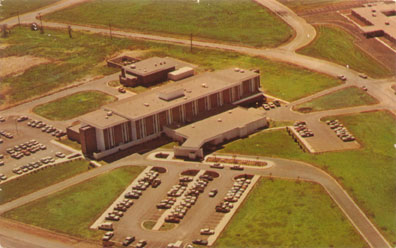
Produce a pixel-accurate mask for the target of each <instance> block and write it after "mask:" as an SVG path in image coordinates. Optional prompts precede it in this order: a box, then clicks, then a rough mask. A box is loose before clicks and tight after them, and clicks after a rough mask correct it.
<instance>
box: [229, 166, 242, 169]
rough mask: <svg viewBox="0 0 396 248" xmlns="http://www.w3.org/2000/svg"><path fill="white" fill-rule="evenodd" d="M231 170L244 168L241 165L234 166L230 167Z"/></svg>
mask: <svg viewBox="0 0 396 248" xmlns="http://www.w3.org/2000/svg"><path fill="white" fill-rule="evenodd" d="M230 169H231V170H243V167H242V166H240V165H234V166H231V167H230Z"/></svg>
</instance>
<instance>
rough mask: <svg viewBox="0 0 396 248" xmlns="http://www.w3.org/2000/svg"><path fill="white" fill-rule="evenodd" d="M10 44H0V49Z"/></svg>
mask: <svg viewBox="0 0 396 248" xmlns="http://www.w3.org/2000/svg"><path fill="white" fill-rule="evenodd" d="M9 46H10V44H0V50H1V49H5V48H7V47H9Z"/></svg>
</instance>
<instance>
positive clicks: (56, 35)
mask: <svg viewBox="0 0 396 248" xmlns="http://www.w3.org/2000/svg"><path fill="white" fill-rule="evenodd" d="M2 42H4V43H7V44H9V45H10V46H8V47H6V48H5V49H1V50H0V57H7V56H25V55H31V56H36V57H43V58H47V59H49V60H51V61H53V62H52V63H48V64H42V65H37V66H34V67H32V68H30V69H28V70H26V71H25V72H24V73H22V74H20V75H16V76H8V77H5V78H3V79H2V84H1V85H0V107H4V106H7V105H10V104H15V103H18V102H21V101H25V100H28V99H31V98H33V97H37V96H40V95H42V94H45V93H47V92H49V91H54V90H57V89H59V88H60V87H64V86H66V85H69V84H71V83H72V82H75V81H76V80H81V79H83V78H87V77H88V78H89V77H93V76H97V75H107V74H111V73H114V72H117V71H118V70H117V69H115V68H109V67H107V66H106V65H105V63H104V61H105V59H106V57H107V56H109V55H111V54H114V53H115V52H117V51H119V50H121V49H127V48H128V47H130V46H131V43H130V41H129V40H123V39H113V40H112V41H111V40H110V39H109V38H108V37H105V36H100V35H92V34H88V33H81V32H79V33H77V32H73V39H70V38H69V36H68V34H67V31H63V30H50V29H46V31H45V34H44V35H41V34H40V32H33V31H30V29H28V28H14V29H12V33H11V35H10V36H9V37H8V38H4V39H2Z"/></svg>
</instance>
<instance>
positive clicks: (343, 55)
mask: <svg viewBox="0 0 396 248" xmlns="http://www.w3.org/2000/svg"><path fill="white" fill-rule="evenodd" d="M316 31H317V37H316V38H315V40H314V41H313V42H312V43H311V44H310V45H308V46H307V47H305V48H302V49H300V50H299V51H298V52H299V53H302V54H305V55H309V56H313V57H317V58H320V59H326V60H329V61H331V62H334V63H338V64H340V65H344V66H346V65H349V66H350V68H351V69H353V70H355V71H360V72H364V73H366V74H367V75H369V76H371V77H374V78H381V77H387V76H392V72H391V71H389V70H388V69H387V68H386V67H384V66H383V65H381V64H380V63H379V62H377V61H376V60H375V59H373V58H372V57H370V56H369V55H368V54H366V53H365V52H364V51H363V50H361V49H360V48H359V47H357V46H356V45H355V44H354V40H355V38H354V37H353V36H352V35H351V34H349V33H347V32H346V31H344V30H342V29H340V28H337V27H330V26H323V25H321V26H316Z"/></svg>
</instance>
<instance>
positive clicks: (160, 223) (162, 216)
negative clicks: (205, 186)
mask: <svg viewBox="0 0 396 248" xmlns="http://www.w3.org/2000/svg"><path fill="white" fill-rule="evenodd" d="M204 173H205V170H200V171H199V172H198V173H197V175H195V177H194V179H193V180H192V181H191V183H189V184H188V186H187V188H186V190H185V191H184V192H183V194H182V195H181V196H180V197H178V198H177V199H176V202H175V203H174V204H173V206H172V207H171V208H170V209H167V210H166V211H165V212H164V213H163V214H162V215H161V217H160V218H159V219H158V220H157V223H155V225H154V227H153V228H152V229H151V230H154V231H158V230H159V229H160V228H161V226H162V225H163V224H164V222H165V218H166V216H168V215H169V214H170V213H171V212H172V211H173V210H174V209H175V208H176V207H177V206H179V205H180V203H181V201H182V200H183V198H184V196H185V195H186V194H187V192H189V191H190V189H191V188H192V187H194V182H196V181H197V180H198V179H199V177H200V176H202V175H203V174H204Z"/></svg>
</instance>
